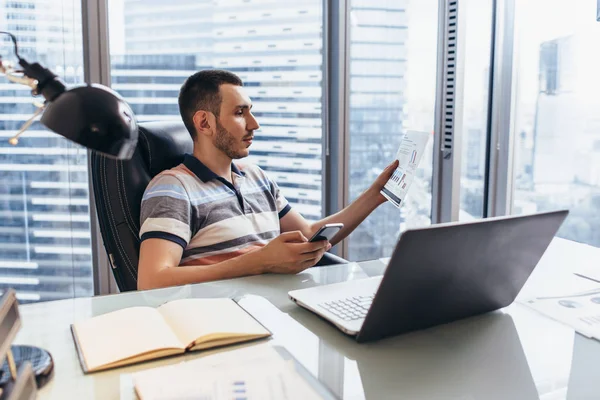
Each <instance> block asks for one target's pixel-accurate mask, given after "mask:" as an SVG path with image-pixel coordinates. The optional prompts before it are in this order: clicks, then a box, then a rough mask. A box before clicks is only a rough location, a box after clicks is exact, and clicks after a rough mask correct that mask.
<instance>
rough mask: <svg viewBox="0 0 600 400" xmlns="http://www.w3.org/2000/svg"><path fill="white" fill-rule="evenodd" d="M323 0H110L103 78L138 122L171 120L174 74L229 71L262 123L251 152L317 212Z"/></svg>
mask: <svg viewBox="0 0 600 400" xmlns="http://www.w3.org/2000/svg"><path fill="white" fill-rule="evenodd" d="M322 8H323V4H322V0H299V1H294V2H287V1H283V0H249V1H243V2H236V5H235V7H232V5H231V4H230V3H229V2H217V3H215V2H213V1H199V0H174V1H171V2H169V3H168V4H166V3H165V2H164V1H162V0H152V1H144V2H140V1H130V0H111V1H109V12H110V32H111V41H110V43H111V63H112V87H113V89H115V90H117V91H118V92H120V93H121V94H122V95H123V96H124V97H125V99H126V100H127V101H128V102H129V103H130V104H131V105H132V107H133V109H134V110H135V113H136V116H137V117H138V120H139V121H151V120H164V119H180V116H179V111H178V107H177V96H178V93H179V89H180V87H181V84H182V83H183V81H184V80H185V79H186V78H187V77H188V76H189V75H191V74H193V73H194V72H196V71H199V70H202V69H212V68H218V69H226V70H229V71H231V72H234V73H236V74H238V75H239V76H240V77H241V78H242V80H243V81H244V85H245V86H246V91H247V92H248V94H249V96H250V97H251V99H252V101H253V104H254V108H253V112H254V114H255V116H256V117H257V119H258V121H259V123H260V124H261V129H260V130H259V131H257V132H256V136H255V141H254V144H253V145H252V147H251V148H250V157H249V159H250V161H251V162H253V163H255V164H257V165H259V166H260V167H261V168H263V169H264V170H265V171H267V173H268V174H269V175H270V176H271V177H272V178H273V179H274V180H275V181H277V182H278V184H279V186H280V187H281V190H282V192H283V194H284V195H285V196H286V197H287V199H288V200H289V202H290V203H291V204H292V206H293V207H294V208H295V209H296V210H298V211H299V212H300V213H301V214H303V215H304V216H305V217H306V218H308V219H312V220H316V219H319V218H321V217H322V206H321V198H322V185H321V173H322V167H321V163H322V162H321V159H322V146H321V142H322V137H323V130H322V123H321V105H322V64H323V62H322V57H323V56H322V52H321V49H322V41H323V39H322V36H321V35H322Z"/></svg>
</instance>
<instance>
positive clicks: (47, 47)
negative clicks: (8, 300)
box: [0, 0, 93, 303]
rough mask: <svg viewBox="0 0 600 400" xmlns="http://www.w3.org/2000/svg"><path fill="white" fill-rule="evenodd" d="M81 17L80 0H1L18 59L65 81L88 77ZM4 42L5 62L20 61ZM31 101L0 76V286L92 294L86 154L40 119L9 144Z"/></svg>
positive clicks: (36, 293)
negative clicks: (57, 0) (63, 0)
mask: <svg viewBox="0 0 600 400" xmlns="http://www.w3.org/2000/svg"><path fill="white" fill-rule="evenodd" d="M65 7H67V8H69V10H65ZM80 15H81V10H80V5H79V3H78V2H71V3H69V5H68V6H65V5H62V6H60V7H57V6H56V4H55V3H53V2H49V1H41V0H38V1H36V0H32V1H4V2H0V26H2V28H3V30H7V31H9V32H11V33H13V34H15V35H16V37H17V40H18V43H19V53H20V54H21V56H22V57H24V58H26V59H27V60H29V61H30V62H33V61H38V62H40V63H41V64H43V65H45V66H47V67H49V68H51V69H52V70H53V71H55V72H57V73H58V74H60V75H61V76H62V77H63V79H64V80H65V81H66V83H67V84H74V83H78V82H81V81H82V77H83V66H82V48H81V42H82V41H81V21H80ZM2 41H3V43H2V46H0V54H1V55H2V58H3V60H4V61H13V62H15V61H16V59H15V57H14V55H13V52H12V50H13V48H12V43H11V42H10V41H8V40H5V38H4V37H2ZM33 100H34V99H33V98H32V97H31V93H30V89H29V88H27V87H25V86H22V85H17V84H14V83H10V82H9V81H8V80H7V79H6V78H5V77H0V291H4V290H5V289H6V288H8V287H13V288H15V289H16V290H17V297H18V299H19V301H20V302H22V303H24V302H30V301H40V300H54V299H61V298H67V297H73V296H84V295H91V294H92V293H93V282H92V265H91V246H90V220H89V207H88V205H89V203H88V179H87V155H86V151H85V150H84V149H81V148H79V147H78V146H76V145H74V144H72V143H70V142H68V141H67V140H66V139H64V138H62V137H60V136H58V135H56V134H54V133H51V132H49V131H48V130H46V129H45V128H43V127H42V126H41V125H40V124H39V123H38V122H36V123H34V124H33V125H32V127H31V128H30V129H29V130H28V131H27V132H26V133H25V134H24V135H23V136H22V137H21V139H20V141H19V144H18V145H17V146H12V145H10V144H9V143H8V139H9V138H10V137H11V136H13V135H14V134H15V133H16V132H17V131H18V130H19V128H20V127H21V126H22V125H23V123H24V122H25V121H26V120H28V119H29V118H30V117H31V116H32V114H33V112H34V111H35V107H34V106H33Z"/></svg>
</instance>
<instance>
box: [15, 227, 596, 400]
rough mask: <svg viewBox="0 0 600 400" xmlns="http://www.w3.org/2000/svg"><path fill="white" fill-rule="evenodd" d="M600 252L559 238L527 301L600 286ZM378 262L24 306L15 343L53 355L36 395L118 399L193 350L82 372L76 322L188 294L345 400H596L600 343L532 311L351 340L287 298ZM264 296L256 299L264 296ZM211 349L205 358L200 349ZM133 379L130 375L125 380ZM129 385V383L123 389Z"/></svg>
mask: <svg viewBox="0 0 600 400" xmlns="http://www.w3.org/2000/svg"><path fill="white" fill-rule="evenodd" d="M598 260H600V250H598V249H594V248H591V247H588V246H583V245H579V244H576V243H573V242H569V241H565V240H560V239H556V240H555V241H554V242H553V244H552V246H551V247H550V249H549V250H548V251H547V252H546V254H545V255H544V257H543V259H542V261H541V262H540V265H538V267H537V269H536V271H535V272H534V274H533V275H532V277H531V278H530V280H529V281H528V283H527V285H526V286H525V288H524V289H523V291H522V293H521V296H524V297H529V296H532V295H533V294H535V295H538V294H542V293H556V288H559V289H560V288H564V290H566V291H569V290H571V289H573V288H575V287H576V288H577V289H587V288H591V287H597V286H600V284H597V283H592V282H588V281H585V280H582V279H581V278H576V277H574V276H573V275H572V274H571V273H570V271H571V270H572V268H573V267H575V266H576V265H579V264H582V263H589V264H592V263H598ZM382 271H383V266H382V265H381V264H380V263H379V262H377V261H375V262H366V263H361V264H360V265H358V264H349V265H338V266H332V267H326V268H313V269H311V270H309V271H306V272H304V273H301V274H299V275H296V276H284V275H264V276H255V277H248V278H241V279H235V280H230V281H220V282H213V283H207V284H198V285H188V286H183V287H177V288H168V289H161V290H153V291H146V292H135V293H125V294H119V295H111V296H101V297H95V298H80V299H72V300H61V301H55V302H48V303H40V304H34V305H25V306H22V307H21V313H22V318H23V328H22V330H21V332H20V333H19V335H18V337H17V340H16V342H17V343H23V344H33V345H37V346H41V347H43V348H45V349H47V350H49V351H50V352H51V353H52V356H53V357H54V360H55V364H56V366H55V375H54V378H53V379H52V381H51V382H50V383H49V384H48V385H47V386H46V387H44V388H43V389H42V390H41V391H40V396H39V397H40V398H41V399H51V398H52V399H71V398H72V399H116V398H119V396H120V390H121V386H122V385H123V384H122V381H123V382H126V381H127V379H121V375H122V374H130V373H131V372H134V371H139V370H143V369H146V368H151V367H156V366H159V365H166V364H173V363H177V362H180V361H182V360H184V359H190V358H195V357H201V356H203V354H201V353H195V354H190V355H187V356H183V357H172V358H168V359H163V360H158V361H154V362H148V363H143V364H139V365H135V366H131V367H125V368H119V369H115V370H111V371H106V372H100V373H95V374H90V375H83V373H82V371H81V368H80V366H79V362H78V359H77V355H76V352H75V348H74V346H73V341H72V338H71V334H70V331H69V326H70V324H71V323H73V322H74V321H78V320H82V319H85V318H89V317H91V316H94V315H98V314H102V313H106V312H108V311H113V310H116V309H119V308H123V307H129V306H133V305H159V304H162V303H163V302H165V301H168V300H172V299H177V298H187V297H225V296H227V297H234V298H238V299H239V298H242V300H241V302H242V304H243V305H244V307H246V308H247V309H248V310H250V311H251V312H252V313H253V314H254V315H255V316H256V317H257V318H258V319H259V320H260V321H261V322H262V323H264V324H265V325H266V326H267V327H268V328H269V329H270V330H271V331H272V332H273V333H274V336H273V339H272V341H273V343H276V344H281V345H283V346H285V347H286V348H287V349H288V350H289V351H290V352H291V353H292V354H293V355H294V356H295V357H296V358H297V359H298V360H299V361H300V362H302V363H303V364H304V366H305V367H307V369H308V370H310V371H311V372H312V373H313V374H314V375H315V376H317V377H318V378H319V379H320V380H321V381H322V382H323V383H324V384H325V385H327V386H328V387H329V388H330V389H331V390H332V391H333V392H334V393H335V394H337V395H338V396H340V397H342V398H346V399H361V398H369V399H411V400H414V399H427V400H430V399H433V400H437V399H444V400H446V399H453V400H454V399H457V400H458V399H461V400H462V399H464V400H467V399H468V400H472V399H486V400H495V399H498V400H500V399H502V400H521V399H522V400H528V399H538V398H542V399H545V400H558V399H569V400H579V399H586V400H587V399H590V400H591V399H600V366H599V365H598V361H599V360H600V342H596V341H593V340H590V339H586V338H584V337H583V336H580V335H578V334H576V333H575V332H574V331H573V330H572V329H571V328H568V327H566V326H563V325H561V324H559V323H556V322H554V321H551V320H549V319H547V318H545V317H543V316H541V315H539V314H537V313H535V312H534V311H531V310H530V309H528V308H526V307H524V306H522V305H519V304H513V305H511V306H510V307H508V308H506V309H504V310H503V311H502V312H495V313H491V314H487V315H485V316H482V317H476V318H471V319H467V320H463V321H459V322H455V323H453V324H449V325H445V326H440V327H437V328H433V329H429V330H426V331H421V332H414V333H410V334H406V335H401V336H397V337H394V338H390V339H385V340H382V341H380V342H376V343H369V344H362V345H358V344H356V343H355V342H354V341H353V340H352V339H351V338H349V337H347V336H344V335H343V334H342V333H341V332H339V331H338V330H337V329H335V328H334V327H332V326H331V325H329V324H328V323H326V322H324V321H322V320H321V319H319V318H318V317H316V316H315V315H313V314H311V313H310V312H308V311H306V310H303V309H301V308H299V307H297V306H296V305H295V304H293V303H292V302H291V301H289V300H288V299H287V292H288V291H289V290H291V289H297V288H303V287H309V286H314V285H321V284H326V283H333V282H341V281H346V280H352V279H360V278H365V277H367V276H373V275H378V274H381V273H382ZM258 296H260V297H258ZM204 354H209V353H204ZM125 376H127V375H123V377H125ZM125 386H126V384H125Z"/></svg>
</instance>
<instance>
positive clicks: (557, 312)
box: [519, 287, 600, 340]
mask: <svg viewBox="0 0 600 400" xmlns="http://www.w3.org/2000/svg"><path fill="white" fill-rule="evenodd" d="M519 302H520V303H522V304H524V305H526V306H529V307H531V308H533V309H534V310H536V311H538V312H540V313H542V314H544V315H546V316H548V317H550V318H552V319H554V320H556V321H559V322H562V323H564V324H567V325H569V326H570V327H572V328H573V329H575V330H576V331H577V332H579V333H581V334H582V335H585V336H587V337H589V338H594V339H597V340H600V287H599V288H597V289H593V290H587V291H584V292H578V293H572V294H566V295H561V296H547V297H536V298H534V299H530V300H524V301H519Z"/></svg>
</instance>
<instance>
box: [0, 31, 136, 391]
mask: <svg viewBox="0 0 600 400" xmlns="http://www.w3.org/2000/svg"><path fill="white" fill-rule="evenodd" d="M0 34H3V35H8V36H9V37H10V39H11V40H12V43H13V47H14V54H15V56H16V58H17V60H18V64H19V66H20V69H15V68H13V66H12V65H11V64H10V63H8V62H3V61H2V58H1V57H0V74H4V75H5V76H6V78H7V79H8V80H9V81H11V82H15V83H19V84H23V85H26V86H29V87H30V88H31V92H32V94H33V95H34V96H37V95H42V96H43V97H44V102H43V103H34V104H35V105H36V106H37V107H38V108H37V111H36V112H35V113H34V114H33V115H32V116H31V118H30V119H29V120H28V121H26V122H25V123H24V124H23V126H22V127H21V129H20V130H19V131H18V132H17V134H16V135H15V136H13V137H12V138H10V139H9V143H10V144H12V145H17V144H18V141H19V139H18V138H19V136H20V135H21V134H22V133H23V132H25V131H26V130H27V129H28V128H29V127H30V126H31V125H32V124H33V122H35V120H36V119H37V118H38V116H39V115H40V114H42V116H41V119H40V122H41V123H42V124H43V125H45V126H46V127H47V128H49V129H50V130H51V131H53V132H56V133H58V134H59V135H61V136H64V137H65V138H67V139H69V140H71V141H73V142H75V143H78V144H80V145H82V146H84V147H87V148H88V149H91V150H94V151H96V152H98V153H101V154H103V155H105V156H108V157H111V158H115V159H120V160H124V159H130V158H131V156H132V155H133V152H134V150H135V147H136V144H137V141H138V128H137V123H136V120H135V116H134V114H133V111H132V109H131V107H130V106H129V105H128V104H127V103H126V102H125V100H123V98H122V97H121V96H120V95H119V94H117V93H116V92H114V91H113V90H111V89H109V88H107V87H105V86H102V85H96V84H85V85H81V86H78V87H73V88H71V89H67V88H66V86H65V84H64V83H63V82H62V81H61V80H60V79H59V78H58V77H57V76H56V75H55V74H54V73H52V71H50V70H48V69H46V68H44V67H43V66H41V65H40V64H38V63H33V64H30V63H28V62H27V61H26V60H25V59H23V58H22V57H21V56H20V55H19V48H18V45H17V39H16V38H15V36H14V35H13V34H11V33H9V32H3V31H0ZM10 293H12V294H10ZM5 295H6V296H8V297H6V296H5V298H6V299H8V298H9V297H10V298H14V303H15V307H16V297H15V296H14V291H12V290H9V291H7V292H6V293H5ZM4 303H5V304H8V303H9V301H8V300H5V301H4ZM0 311H1V310H0ZM0 333H1V332H0ZM1 340H2V338H0V341H1ZM0 344H1V343H0ZM5 344H6V343H5ZM5 347H6V346H5ZM0 350H2V349H0ZM5 356H6V357H5ZM5 359H6V362H5V361H4V360H5ZM2 364H4V365H2ZM19 367H23V368H27V367H29V370H31V369H33V371H32V375H33V374H35V381H36V383H37V386H38V387H41V386H43V385H44V384H45V383H46V382H47V381H48V379H50V377H51V374H52V370H53V361H52V357H51V356H50V353H48V352H47V351H46V350H44V349H41V348H38V347H34V346H10V348H6V349H5V351H1V352H0V398H3V395H2V393H1V391H2V390H3V388H5V389H6V388H7V387H10V386H11V384H12V383H14V382H17V379H16V377H17V368H19ZM31 367H33V368H31ZM9 372H10V373H9ZM11 382H12V383H11ZM7 385H8V386H7Z"/></svg>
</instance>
